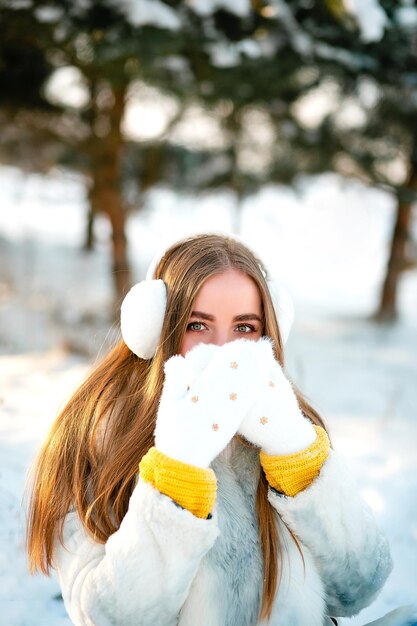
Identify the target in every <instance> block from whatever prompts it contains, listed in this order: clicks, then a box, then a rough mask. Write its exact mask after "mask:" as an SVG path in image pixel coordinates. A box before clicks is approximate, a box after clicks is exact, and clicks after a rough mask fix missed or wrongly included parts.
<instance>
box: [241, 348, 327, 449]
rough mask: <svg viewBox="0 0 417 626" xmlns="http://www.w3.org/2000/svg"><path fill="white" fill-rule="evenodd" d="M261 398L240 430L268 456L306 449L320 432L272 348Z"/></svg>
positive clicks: (263, 380) (262, 385) (265, 368)
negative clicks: (304, 408)
mask: <svg viewBox="0 0 417 626" xmlns="http://www.w3.org/2000/svg"><path fill="white" fill-rule="evenodd" d="M265 358H266V362H265V363H264V365H263V368H262V372H263V379H262V382H261V388H260V389H259V390H258V394H257V401H256V403H255V404H254V405H253V406H252V408H250V410H249V411H248V413H247V415H246V417H245V419H244V420H243V422H242V423H241V425H240V427H239V433H240V434H241V435H243V436H244V437H245V439H247V440H248V441H250V442H251V443H253V444H255V445H256V446H258V447H259V448H261V449H262V451H263V452H265V453H266V454H268V455H272V456H279V455H287V454H292V453H294V452H299V451H301V450H304V449H305V448H307V447H308V446H309V445H311V444H312V443H313V442H314V441H315V439H316V431H315V429H314V427H313V425H312V424H311V422H310V421H309V420H307V419H306V418H305V417H304V416H303V414H302V412H301V410H300V407H299V406H298V402H297V398H296V396H295V393H294V391H293V389H292V387H291V384H290V382H289V381H288V380H287V378H286V377H285V375H284V372H283V371H282V368H281V366H280V365H279V363H278V362H277V361H276V359H275V358H274V355H273V353H272V351H271V352H270V353H269V354H267V355H266V357H265Z"/></svg>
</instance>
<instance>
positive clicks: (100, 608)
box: [28, 234, 417, 626]
mask: <svg viewBox="0 0 417 626" xmlns="http://www.w3.org/2000/svg"><path fill="white" fill-rule="evenodd" d="M290 317H291V312H290V309H289V307H288V305H286V301H285V299H283V297H282V295H281V296H280V294H279V292H278V291H277V290H276V288H275V286H274V285H273V283H272V282H271V281H268V280H267V278H266V270H265V268H264V266H263V265H262V263H261V262H260V261H259V260H258V259H257V258H256V257H255V255H254V254H253V253H252V252H251V251H250V250H249V249H248V248H247V246H245V245H244V244H243V243H242V242H241V241H240V240H238V239H237V238H236V237H234V236H233V237H232V236H222V235H209V234H207V235H199V236H194V237H190V238H188V239H186V240H184V241H180V242H177V243H176V244H174V245H173V246H171V247H170V248H169V250H167V251H166V252H165V253H164V254H162V255H159V256H158V257H157V258H156V259H155V260H154V262H153V263H152V264H151V267H150V268H149V272H148V278H147V280H146V281H144V282H143V283H140V284H139V285H136V286H135V287H134V288H133V289H132V290H131V292H130V293H129V294H128V296H127V297H126V298H125V301H124V303H123V305H122V334H123V339H124V340H123V341H121V342H120V343H119V344H118V345H117V346H116V347H115V348H114V349H113V350H112V351H111V352H110V353H109V355H108V356H107V357H106V358H105V359H104V360H103V362H102V363H101V364H100V365H99V366H98V367H97V368H96V369H95V370H94V371H93V373H92V374H91V375H90V377H89V378H88V379H87V381H86V382H85V383H84V384H83V385H82V386H81V388H80V389H79V390H78V391H77V392H76V393H75V395H74V396H73V398H72V399H71V400H70V401H69V403H68V405H67V406H66V407H65V409H64V410H63V411H62V413H61V415H59V416H58V418H57V420H56V422H55V424H54V425H53V427H52V430H51V433H50V435H49V437H48V439H47V441H46V443H45V445H44V447H43V449H42V451H41V453H40V456H39V459H38V462H37V467H36V476H35V482H34V490H33V497H32V502H31V507H30V516H29V526H28V550H29V558H30V564H31V569H32V571H34V570H36V569H40V570H42V571H43V572H44V573H48V572H49V570H50V567H54V568H55V569H56V572H57V575H58V578H59V580H60V583H61V587H62V593H63V597H64V601H65V605H66V607H67V610H68V613H69V615H70V617H71V619H72V621H73V622H74V624H76V625H78V626H81V625H82V626H85V625H93V624H94V625H95V626H105V625H106V626H107V625H110V624H112V625H129V626H130V625H132V626H133V625H135V626H136V625H137V626H139V625H140V626H148V625H151V624H152V626H153V625H155V624H158V625H164V626H165V625H166V626H170V625H174V624H179V625H180V626H190V625H195V624H201V625H203V626H234V625H236V626H252V625H255V624H261V623H262V624H266V623H269V624H271V626H275V625H276V626H278V625H279V626H290V625H295V624H299V625H308V626H316V625H317V626H323V625H324V624H333V623H336V620H335V619H334V616H336V617H337V616H344V615H346V616H351V615H354V614H355V613H357V612H358V611H360V610H361V609H362V608H363V607H364V606H366V605H368V604H369V603H370V602H371V601H372V599H373V598H374V597H375V595H376V594H377V593H378V591H379V590H380V588H381V587H382V585H383V583H384V581H385V580H386V578H387V576H388V574H389V572H390V570H391V558H390V555H389V549H388V545H387V542H386V540H385V538H384V537H383V535H382V534H381V533H380V531H379V530H378V529H377V527H376V525H375V522H374V520H373V518H372V516H371V514H370V512H369V511H368V509H367V508H366V507H365V505H364V504H363V503H362V502H361V501H360V500H359V499H358V496H357V494H356V492H355V489H354V487H353V485H352V481H351V477H350V474H349V471H348V470H347V469H346V468H345V467H344V466H343V463H342V462H341V460H340V459H339V458H338V457H337V455H336V454H335V453H334V452H333V451H332V450H331V449H330V445H329V439H328V437H327V434H326V431H325V428H324V425H323V422H322V420H321V419H320V417H319V415H318V414H317V413H316V411H315V410H314V409H313V408H312V407H311V406H310V405H309V403H308V402H307V401H306V400H305V399H304V398H303V396H302V395H301V393H300V392H298V391H297V390H296V389H295V388H293V387H292V386H291V385H290V383H289V382H288V380H287V379H286V377H285V375H284V373H283V369H282V368H283V360H284V359H283V339H285V337H283V336H282V335H281V333H282V332H283V334H284V335H287V334H288V331H289V320H290ZM138 468H139V472H138ZM416 618H417V616H416V615H415V614H414V613H412V611H407V610H403V612H402V613H401V614H395V615H394V614H393V615H391V616H389V617H387V618H383V619H382V620H378V623H381V624H392V626H395V625H398V626H400V625H403V626H405V624H412V623H413V621H415V619H416ZM384 620H388V621H384ZM389 620H391V621H389Z"/></svg>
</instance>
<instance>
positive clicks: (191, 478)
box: [139, 448, 217, 519]
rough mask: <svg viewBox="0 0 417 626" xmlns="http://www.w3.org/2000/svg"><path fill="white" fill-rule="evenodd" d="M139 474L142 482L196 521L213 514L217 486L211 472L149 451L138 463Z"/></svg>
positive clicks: (155, 451) (153, 449) (152, 450)
mask: <svg viewBox="0 0 417 626" xmlns="http://www.w3.org/2000/svg"><path fill="white" fill-rule="evenodd" d="M139 472H140V475H141V478H142V479H143V480H144V481H146V482H147V483H151V485H153V486H154V487H155V488H156V489H158V491H159V492H160V493H163V494H165V495H166V496H168V497H169V498H171V499H172V500H174V502H176V503H177V504H179V505H180V506H182V507H183V508H184V509H187V510H188V511H190V512H191V513H193V514H194V515H195V516H196V517H201V518H203V519H207V517H208V515H209V513H210V512H211V511H212V510H213V506H214V501H215V499H216V489H217V482H216V475H215V473H214V472H213V470H212V469H203V468H201V467H195V466H194V465H187V463H182V462H181V461H176V460H175V459H172V458H171V457H169V456H166V455H165V454H163V453H162V452H159V450H157V449H156V448H151V449H150V450H149V451H148V452H147V454H145V456H144V457H143V458H142V460H141V462H140V463H139Z"/></svg>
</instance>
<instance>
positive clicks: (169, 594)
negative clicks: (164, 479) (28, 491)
mask: <svg viewBox="0 0 417 626" xmlns="http://www.w3.org/2000/svg"><path fill="white" fill-rule="evenodd" d="M217 535H218V527H217V522H216V519H215V516H213V518H211V519H206V520H204V519H200V518H198V517H196V516H194V515H193V514H192V513H190V512H189V511H187V510H185V509H182V508H180V507H179V506H177V505H176V504H175V503H174V502H173V501H172V500H171V499H170V498H168V497H167V496H165V495H163V494H161V493H159V492H158V491H157V490H156V489H155V488H154V487H152V486H151V485H150V484H149V483H145V482H143V481H142V480H141V479H139V482H138V484H137V485H136V487H135V489H134V491H133V494H132V496H131V499H130V503H129V510H128V512H127V513H126V515H125V517H124V519H123V521H122V523H121V525H120V528H119V529H118V530H117V531H116V532H115V533H114V534H113V535H112V536H111V537H110V538H109V539H108V541H107V543H106V544H104V545H103V544H99V543H96V542H95V541H94V540H93V539H92V538H91V537H90V536H89V535H88V534H87V532H86V530H85V529H84V527H83V525H82V523H81V521H80V519H79V517H78V515H77V513H75V512H71V513H69V514H68V515H67V517H66V519H65V523H64V529H63V540H64V546H63V545H62V544H61V543H60V542H59V541H58V540H57V541H56V547H55V551H54V567H55V569H56V572H57V575H58V579H59V581H60V584H61V589H62V595H63V598H64V602H65V606H66V609H67V611H68V613H69V615H70V617H71V620H72V621H73V623H74V624H75V625H76V626H92V625H94V626H110V625H112V626H115V625H116V624H117V625H120V624H123V625H124V626H129V625H132V626H137V624H138V623H140V624H141V626H148V625H149V626H155V624H164V626H165V625H166V626H170V625H171V624H172V625H174V624H177V621H178V614H179V611H180V609H181V607H182V605H183V603H184V601H185V599H186V598H187V595H188V592H189V588H190V585H191V583H192V581H193V579H194V576H195V574H196V572H197V569H198V566H199V563H200V561H201V559H202V557H203V556H204V555H205V554H206V553H207V552H208V550H209V549H210V548H211V546H212V545H213V544H214V542H215V540H216V537H217Z"/></svg>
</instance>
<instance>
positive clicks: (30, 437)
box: [0, 168, 417, 626]
mask: <svg viewBox="0 0 417 626" xmlns="http://www.w3.org/2000/svg"><path fill="white" fill-rule="evenodd" d="M0 188H1V189H2V195H3V198H2V212H1V213H0V581H1V584H0V606H1V612H0V624H3V623H4V624H7V625H8V626H9V625H11V626H69V624H70V622H69V619H68V618H67V617H66V614H65V610H64V607H63V604H62V601H61V600H60V597H59V588H58V585H57V583H56V581H55V579H54V578H53V577H52V578H51V579H47V578H45V577H42V576H35V577H30V576H29V575H28V573H27V569H26V560H25V553H24V525H25V521H24V513H23V510H22V506H21V502H22V496H23V491H24V485H25V481H26V476H27V471H28V468H29V466H30V464H31V462H32V461H33V458H34V456H35V454H36V451H37V449H38V448H39V445H40V443H41V441H42V440H43V438H44V437H45V435H46V433H47V431H48V428H49V426H50V424H51V421H52V420H53V418H54V416H55V415H56V413H57V411H58V409H59V407H60V406H62V404H63V402H64V400H65V398H67V397H68V396H69V395H70V393H71V391H72V390H73V389H74V388H75V387H76V386H77V384H78V383H79V382H80V381H81V380H82V378H83V376H84V375H85V373H86V372H87V370H88V367H89V366H90V365H91V364H92V363H93V362H94V360H95V358H96V355H99V354H102V353H103V351H104V350H105V348H106V346H107V345H108V343H109V342H111V341H112V340H113V339H114V338H115V337H117V335H118V329H117V325H114V324H112V322H111V320H110V318H109V315H108V312H107V311H108V307H109V305H110V301H111V283H110V279H109V266H110V259H109V243H108V234H109V233H108V227H107V224H106V223H105V222H104V221H103V220H99V222H98V224H97V228H96V232H97V239H98V244H97V248H96V250H95V252H94V253H93V254H91V255H86V254H80V252H79V248H80V242H82V239H83V231H84V219H85V216H84V214H85V195H84V188H83V185H82V180H80V179H77V178H74V177H70V176H68V175H65V174H62V173H56V174H54V175H51V176H49V177H47V178H41V177H37V176H23V175H22V174H21V173H19V172H18V171H17V170H13V169H11V168H4V169H0ZM300 189H301V191H300V192H299V194H295V193H293V192H292V191H289V190H286V189H277V188H268V189H265V190H264V191H263V192H262V193H261V194H259V195H258V196H257V197H256V198H254V199H252V200H251V201H250V202H248V203H247V205H245V207H244V210H243V211H242V214H241V218H240V225H241V232H242V234H243V235H244V236H245V237H246V238H247V239H248V240H249V241H250V243H251V244H252V245H253V246H255V247H258V248H259V249H260V250H262V253H263V256H265V257H266V260H267V261H268V263H269V266H270V267H271V268H272V269H273V271H274V274H275V275H276V276H278V277H279V278H280V279H281V280H282V281H284V282H285V283H286V284H287V286H288V287H289V288H290V290H291V292H292V294H293V296H294V300H295V306H296V319H295V326H294V330H293V332H292V335H291V337H290V339H289V342H288V346H287V363H288V369H289V371H290V372H291V374H292V376H293V378H294V380H295V382H297V384H298V386H299V387H300V388H301V389H302V390H303V391H304V393H305V394H306V395H307V396H308V397H309V398H310V400H311V401H312V403H313V404H314V405H315V406H316V407H317V408H318V409H319V410H320V412H321V413H322V414H323V416H324V417H325V419H326V420H327V423H328V425H329V427H330V432H331V434H332V437H333V442H334V445H335V447H336V448H337V449H338V450H340V451H341V452H342V453H343V454H344V456H345V457H346V458H347V459H348V461H349V462H350V464H351V467H352V472H353V473H354V474H355V476H356V477H357V481H358V488H359V489H360V491H361V493H362V495H363V497H364V498H365V499H366V501H367V502H368V503H369V504H370V506H371V507H372V509H373V511H374V513H375V515H376V517H377V518H378V520H379V523H380V525H381V526H382V527H383V528H384V529H385V531H386V533H387V535H388V537H389V539H390V543H391V548H392V553H393V556H394V561H395V568H394V571H393V573H392V575H391V577H390V579H389V580H388V582H387V584H386V585H385V587H384V589H383V591H382V592H381V594H380V596H379V598H378V599H377V600H376V601H375V603H374V604H373V605H372V606H371V607H370V608H369V609H366V610H365V611H363V612H362V613H361V615H360V616H359V617H356V618H354V619H351V620H343V624H344V625H345V626H356V625H357V626H359V625H361V624H364V623H365V622H367V621H369V620H370V619H375V618H376V617H378V616H380V615H381V614H382V613H384V612H386V611H388V610H390V609H392V608H394V607H396V606H398V605H399V604H406V603H412V602H416V603H417V498H416V496H417V471H416V470H417V456H416V454H415V447H416V443H417V416H416V405H417V402H416V401H417V386H416V381H417V315H416V311H417V272H416V270H413V271H409V272H408V273H407V274H405V275H404V278H403V280H402V283H401V290H400V310H401V320H400V322H398V323H397V324H395V325H394V326H392V327H386V326H376V325H374V324H373V323H371V322H370V321H369V319H368V316H369V314H370V313H371V312H372V311H373V310H374V308H375V306H376V302H377V295H378V289H379V287H380V282H381V280H382V275H383V270H384V264H385V263H386V256H387V242H388V240H389V236H390V232H391V228H392V219H393V207H392V201H391V199H390V198H389V197H388V196H387V195H385V194H382V193H380V192H376V191H371V190H367V189H365V188H363V187H362V186H360V185H358V184H353V183H349V184H346V183H342V182H341V181H340V180H339V179H337V178H336V177H334V176H323V177H320V178H316V179H311V180H305V181H301V187H300ZM234 224H236V212H235V207H234V204H233V200H232V198H231V197H230V196H228V195H227V194H223V195H217V196H207V197H204V198H201V199H199V200H198V201H196V200H195V199H194V198H186V197H178V196H176V195H175V194H173V193H171V192H169V191H167V190H159V191H158V192H155V193H153V194H152V196H150V198H149V202H148V207H147V209H146V210H144V211H143V212H142V213H141V214H139V215H137V216H135V217H132V219H131V221H130V223H129V240H130V244H131V259H132V265H133V267H134V273H135V276H136V278H140V277H142V276H143V274H144V272H145V269H146V266H147V263H148V262H149V260H150V257H151V256H152V253H153V251H154V249H155V248H156V247H157V246H159V245H160V243H161V241H162V242H163V241H166V240H168V239H170V238H172V237H177V236H178V237H179V236H182V235H183V234H185V233H187V232H190V231H194V230H204V229H206V230H209V229H226V230H228V229H230V228H232V226H233V225H234Z"/></svg>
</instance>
